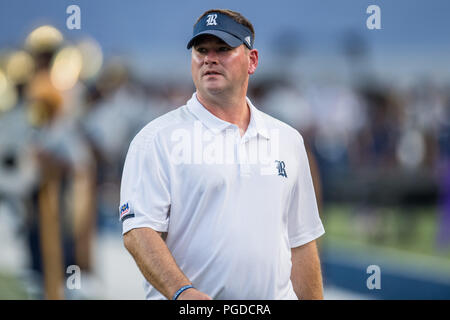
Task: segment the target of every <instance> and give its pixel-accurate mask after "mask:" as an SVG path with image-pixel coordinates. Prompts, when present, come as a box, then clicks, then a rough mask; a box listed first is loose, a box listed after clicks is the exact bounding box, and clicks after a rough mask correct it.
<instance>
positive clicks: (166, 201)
mask: <svg viewBox="0 0 450 320" xmlns="http://www.w3.org/2000/svg"><path fill="white" fill-rule="evenodd" d="M254 39H255V35H254V30H253V26H252V25H251V23H250V22H249V21H248V20H247V19H245V18H244V17H243V16H242V15H240V14H239V13H237V12H234V11H231V10H209V11H207V12H205V13H204V14H203V15H202V16H201V17H200V18H199V19H198V21H197V23H196V24H195V25H194V32H193V37H192V39H191V40H190V41H189V43H188V49H189V48H191V47H192V60H191V62H192V78H193V81H194V84H195V87H196V89H197V91H196V93H194V95H193V96H192V98H191V99H190V100H189V101H188V102H187V104H186V105H185V106H182V107H180V108H178V109H176V110H174V111H172V112H169V113H168V114H166V115H164V116H162V117H160V118H157V119H156V120H154V121H152V122H150V123H149V124H148V125H147V126H146V127H145V128H144V129H143V130H142V131H141V132H140V133H139V134H138V135H137V136H136V137H135V139H134V140H133V141H132V143H131V145H130V149H129V151H128V154H127V159H126V161H125V167H124V172H123V177H122V186H121V207H120V217H121V218H120V219H121V221H122V223H123V234H124V244H125V247H126V248H127V249H128V251H129V252H130V253H131V254H132V256H133V257H134V259H135V260H136V263H137V265H138V266H139V268H140V270H141V272H142V274H143V275H144V277H145V278H146V280H147V282H146V290H147V299H165V298H167V299H178V300H181V299H198V300H202V299H297V298H300V299H322V297H323V290H322V279H321V271H320V263H319V258H318V254H317V249H316V244H315V239H316V238H318V237H319V236H321V235H322V234H323V233H324V229H323V226H322V223H321V221H320V218H319V215H318V210H317V204H316V199H315V196H314V191H313V184H312V180H311V174H310V170H309V165H308V159H307V156H306V152H305V147H304V145H303V140H302V138H301V136H300V134H299V133H298V132H297V131H296V130H294V129H292V128H291V127H289V126H288V125H286V124H284V123H282V122H280V121H278V120H276V119H274V118H271V117H269V116H268V115H266V114H264V113H262V112H260V111H259V110H257V109H256V108H255V107H254V106H253V105H252V103H251V102H250V100H249V99H248V98H246V93H247V86H248V80H249V76H250V75H251V74H253V73H254V72H255V70H256V67H257V65H258V51H257V50H256V49H254V48H253V43H254ZM255 150H256V151H255ZM162 236H165V237H166V238H165V240H163V237H162Z"/></svg>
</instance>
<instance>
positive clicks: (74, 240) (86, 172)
mask: <svg viewBox="0 0 450 320" xmlns="http://www.w3.org/2000/svg"><path fill="white" fill-rule="evenodd" d="M64 45H65V44H64V42H63V36H62V34H61V33H60V32H59V30H57V29H56V28H54V27H52V26H42V27H39V28H37V29H35V30H34V31H33V32H31V33H30V34H29V36H28V37H27V39H26V42H25V50H24V51H21V52H19V53H17V54H16V55H15V56H12V58H11V59H10V60H12V62H11V66H10V69H11V73H12V74H13V77H12V78H14V74H15V77H16V78H18V79H17V80H16V81H17V83H18V89H19V90H18V92H19V100H18V101H19V105H18V106H17V107H16V108H14V109H13V110H12V111H14V112H15V114H18V116H16V117H15V119H11V116H12V115H13V114H14V113H13V112H11V113H8V114H7V115H6V116H5V117H2V118H0V121H7V122H10V123H9V125H10V126H11V125H12V126H14V128H13V129H14V130H8V132H7V134H5V135H2V137H5V138H7V140H9V141H16V140H17V141H22V145H23V147H22V149H24V150H25V151H26V152H25V153H24V152H22V154H17V156H16V157H11V156H9V158H8V156H7V158H8V159H7V161H6V162H7V163H8V166H9V167H11V168H13V167H14V166H16V167H17V169H16V172H21V171H24V172H28V171H30V170H32V169H34V170H35V172H34V180H33V183H32V184H31V186H29V187H28V189H27V194H26V198H27V199H29V202H27V203H28V205H26V206H25V208H26V213H25V219H24V227H25V231H26V237H27V239H28V240H27V242H28V245H29V249H30V253H31V259H30V262H31V270H32V272H31V273H30V274H29V276H26V279H25V285H26V287H27V288H29V289H30V291H29V292H28V294H29V295H30V297H31V298H43V297H46V298H50V299H61V298H63V297H64V286H65V281H64V277H65V270H66V267H67V266H69V265H77V266H79V267H80V269H81V270H82V271H84V272H85V274H84V279H85V280H86V282H87V279H88V278H89V273H90V272H91V271H92V262H91V253H92V252H91V251H92V250H91V249H92V245H93V243H92V240H93V236H94V223H95V212H96V211H95V205H94V197H95V193H94V183H95V180H93V179H92V177H93V176H94V175H95V174H93V172H94V170H95V169H94V165H93V158H92V155H91V152H90V149H89V146H88V144H87V142H86V140H85V139H84V138H83V136H82V135H81V132H80V130H79V126H78V118H77V117H78V114H79V111H80V109H82V108H83V102H82V101H81V99H80V97H81V96H80V95H77V94H76V92H77V91H78V92H82V90H83V88H82V87H80V86H77V83H79V82H78V76H79V72H80V68H81V64H80V63H77V62H80V61H81V60H80V59H77V57H78V58H79V53H78V52H77V51H76V49H75V48H74V47H71V46H64ZM28 52H29V54H28ZM19 54H20V55H19ZM14 59H15V60H19V62H20V63H18V62H14ZM74 61H75V65H76V66H77V67H78V69H73V68H72V66H73V65H74ZM27 64H30V65H32V68H30V70H29V71H27V72H26V75H27V77H26V81H25V80H23V79H21V78H20V72H22V73H25V72H24V71H23V70H22V69H23V68H24V65H27ZM17 74H19V75H17ZM21 77H22V78H24V76H23V75H22V76H21ZM11 120H13V121H14V122H11ZM22 124H23V125H22ZM5 127H6V126H5ZM22 128H23V130H22V132H20V130H21V129H22ZM0 149H1V148H0ZM0 151H2V150H0ZM28 154H29V155H31V157H30V159H31V160H30V161H29V163H25V165H24V164H23V163H24V162H25V161H26V159H28V157H27V155H28ZM13 169H14V168H13ZM10 171H13V170H10ZM22 175H23V174H22ZM16 180H17V181H15V182H14V183H12V184H10V185H9V189H10V190H13V189H14V188H13V187H12V186H14V185H18V184H20V180H24V179H16ZM2 181H4V180H3V179H2ZM9 198H10V199H11V198H12V197H11V196H9ZM42 280H43V282H42ZM85 288H86V286H85ZM80 292H81V291H78V292H70V293H80Z"/></svg>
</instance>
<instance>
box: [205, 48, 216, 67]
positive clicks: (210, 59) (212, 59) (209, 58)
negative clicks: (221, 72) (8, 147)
mask: <svg viewBox="0 0 450 320" xmlns="http://www.w3.org/2000/svg"><path fill="white" fill-rule="evenodd" d="M217 62H218V56H217V53H216V52H214V51H213V50H210V51H209V52H208V53H207V54H206V55H205V64H217Z"/></svg>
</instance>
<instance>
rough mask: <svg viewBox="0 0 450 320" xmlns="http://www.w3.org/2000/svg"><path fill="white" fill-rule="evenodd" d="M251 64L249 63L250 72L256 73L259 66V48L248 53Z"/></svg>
mask: <svg viewBox="0 0 450 320" xmlns="http://www.w3.org/2000/svg"><path fill="white" fill-rule="evenodd" d="M248 58H249V61H250V63H249V65H248V74H254V73H255V71H256V67H257V66H258V50H257V49H251V50H250V51H249V53H248Z"/></svg>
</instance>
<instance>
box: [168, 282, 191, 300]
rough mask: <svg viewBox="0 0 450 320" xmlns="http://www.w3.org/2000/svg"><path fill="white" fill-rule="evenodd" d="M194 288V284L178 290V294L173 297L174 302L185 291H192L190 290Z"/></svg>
mask: <svg viewBox="0 0 450 320" xmlns="http://www.w3.org/2000/svg"><path fill="white" fill-rule="evenodd" d="M193 287H194V286H193V285H192V284H189V285H187V286H183V287H181V288H180V289H178V291H177V292H175V294H174V295H173V298H172V300H177V298H178V296H179V295H180V294H181V293H182V292H183V291H185V290H187V289H190V288H193Z"/></svg>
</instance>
